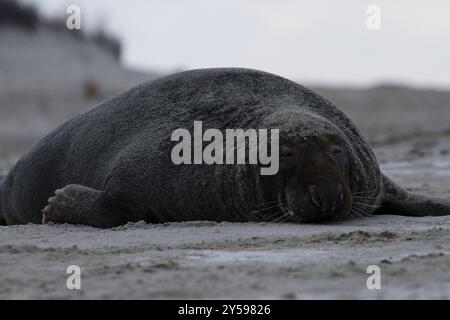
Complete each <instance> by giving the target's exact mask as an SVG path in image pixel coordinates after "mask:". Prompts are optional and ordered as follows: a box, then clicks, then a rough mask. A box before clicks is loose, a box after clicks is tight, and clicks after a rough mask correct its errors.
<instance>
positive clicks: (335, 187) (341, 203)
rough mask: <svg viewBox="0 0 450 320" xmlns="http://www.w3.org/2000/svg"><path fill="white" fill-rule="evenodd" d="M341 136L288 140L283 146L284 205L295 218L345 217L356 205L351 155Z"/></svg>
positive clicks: (314, 219) (301, 220)
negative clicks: (353, 198)
mask: <svg viewBox="0 0 450 320" xmlns="http://www.w3.org/2000/svg"><path fill="white" fill-rule="evenodd" d="M350 152H351V151H350V150H349V149H348V148H347V145H346V143H345V140H344V139H342V138H341V137H340V136H339V135H333V134H322V135H319V136H314V137H309V138H306V139H301V140H299V139H293V140H291V141H287V142H286V143H284V144H283V145H282V146H281V149H280V165H281V167H282V172H281V178H282V179H283V181H282V184H281V185H282V190H280V207H281V209H282V210H283V211H284V212H288V213H289V214H290V215H291V221H298V222H320V221H327V220H339V219H342V218H345V217H346V216H347V215H348V214H349V212H350V209H351V207H352V195H351V190H350V187H349V183H350V170H351V163H350V160H351V154H350Z"/></svg>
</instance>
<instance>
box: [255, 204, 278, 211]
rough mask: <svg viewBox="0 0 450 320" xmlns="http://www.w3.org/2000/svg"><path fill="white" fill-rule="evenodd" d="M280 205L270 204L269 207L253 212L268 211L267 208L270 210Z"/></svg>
mask: <svg viewBox="0 0 450 320" xmlns="http://www.w3.org/2000/svg"><path fill="white" fill-rule="evenodd" d="M278 207H279V205H278V204H276V205H274V206H270V207H267V208H264V209H259V210H254V211H252V213H260V212H264V211H267V210H270V209H274V208H278Z"/></svg>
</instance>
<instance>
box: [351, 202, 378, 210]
mask: <svg viewBox="0 0 450 320" xmlns="http://www.w3.org/2000/svg"><path fill="white" fill-rule="evenodd" d="M353 204H355V205H359V206H364V207H369V208H377V209H378V208H379V207H380V206H375V205H371V204H366V203H362V202H358V201H354V202H353Z"/></svg>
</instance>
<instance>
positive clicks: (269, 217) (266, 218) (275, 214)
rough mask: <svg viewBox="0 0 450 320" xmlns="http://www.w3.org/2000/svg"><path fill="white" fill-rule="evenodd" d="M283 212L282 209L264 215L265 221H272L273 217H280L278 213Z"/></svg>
mask: <svg viewBox="0 0 450 320" xmlns="http://www.w3.org/2000/svg"><path fill="white" fill-rule="evenodd" d="M280 213H282V212H281V211H277V212H275V213H272V214H271V215H269V216H267V217H264V219H265V221H272V219H274V218H275V219H276V218H277V217H278V215H279V214H280Z"/></svg>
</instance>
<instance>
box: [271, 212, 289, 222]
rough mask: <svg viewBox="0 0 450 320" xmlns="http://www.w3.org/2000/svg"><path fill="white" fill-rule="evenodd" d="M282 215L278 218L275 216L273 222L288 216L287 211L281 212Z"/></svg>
mask: <svg viewBox="0 0 450 320" xmlns="http://www.w3.org/2000/svg"><path fill="white" fill-rule="evenodd" d="M279 213H281V215H280V216H279V217H278V218H275V219H273V220H272V223H277V222H280V221H281V220H282V219H284V218H285V217H286V216H287V213H283V212H281V211H280V212H279Z"/></svg>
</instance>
